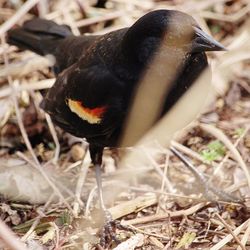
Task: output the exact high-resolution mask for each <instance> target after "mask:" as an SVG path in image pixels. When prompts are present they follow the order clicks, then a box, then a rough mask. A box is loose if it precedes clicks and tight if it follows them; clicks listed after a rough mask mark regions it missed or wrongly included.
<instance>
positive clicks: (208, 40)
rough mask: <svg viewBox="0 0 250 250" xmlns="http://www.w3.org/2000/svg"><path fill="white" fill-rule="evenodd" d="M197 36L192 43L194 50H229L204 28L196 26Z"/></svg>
mask: <svg viewBox="0 0 250 250" xmlns="http://www.w3.org/2000/svg"><path fill="white" fill-rule="evenodd" d="M194 31H195V37H194V41H193V44H192V52H202V51H221V50H227V49H226V48H225V47H224V46H223V45H222V44H220V43H219V42H217V41H216V40H214V38H212V37H211V36H209V35H208V34H206V33H205V32H204V31H203V30H201V29H199V28H197V27H194Z"/></svg>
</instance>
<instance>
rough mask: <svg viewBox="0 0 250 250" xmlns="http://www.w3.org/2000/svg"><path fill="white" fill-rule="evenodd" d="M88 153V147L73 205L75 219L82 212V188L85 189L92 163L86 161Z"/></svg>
mask: <svg viewBox="0 0 250 250" xmlns="http://www.w3.org/2000/svg"><path fill="white" fill-rule="evenodd" d="M82 146H83V145H82ZM87 153H88V147H86V148H85V155H84V156H83V160H82V165H81V168H80V173H79V177H78V179H77V183H76V190H75V201H74V204H73V213H74V216H75V217H78V213H79V210H80V209H79V208H80V204H79V201H80V200H81V193H82V188H83V185H84V183H85V179H86V177H87V173H88V169H89V167H90V162H89V161H88V162H86V161H85V160H86V157H85V156H86V154H87Z"/></svg>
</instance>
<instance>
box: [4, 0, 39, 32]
mask: <svg viewBox="0 0 250 250" xmlns="http://www.w3.org/2000/svg"><path fill="white" fill-rule="evenodd" d="M39 1H40V0H28V1H26V2H25V3H24V4H23V5H22V7H21V8H20V9H19V10H18V11H17V12H16V13H15V14H14V15H13V16H12V17H11V18H10V19H9V20H7V21H6V22H5V23H3V24H2V25H1V26H0V36H3V35H4V34H5V33H6V32H7V31H8V30H9V29H10V28H12V26H14V25H15V24H16V23H17V22H18V21H19V20H20V19H21V18H22V17H23V16H24V15H25V14H26V13H27V12H28V11H29V10H30V9H31V8H32V7H33V6H34V5H36V4H37V3H38V2H39Z"/></svg>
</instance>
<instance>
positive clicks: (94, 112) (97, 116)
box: [67, 99, 107, 124]
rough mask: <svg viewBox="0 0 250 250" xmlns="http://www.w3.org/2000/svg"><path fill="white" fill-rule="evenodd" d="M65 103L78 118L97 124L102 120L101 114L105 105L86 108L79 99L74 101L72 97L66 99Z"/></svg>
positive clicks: (104, 109)
mask: <svg viewBox="0 0 250 250" xmlns="http://www.w3.org/2000/svg"><path fill="white" fill-rule="evenodd" d="M67 104H68V106H69V108H70V110H71V111H72V112H73V113H75V114H77V115H78V116H79V117H80V118H82V119H83V120H85V121H87V122H88V123H90V124H98V123H100V122H101V121H102V117H103V114H104V113H105V111H106V109H107V107H106V106H103V107H97V108H92V109H91V108H87V107H84V105H83V103H82V102H80V101H74V100H72V99H67Z"/></svg>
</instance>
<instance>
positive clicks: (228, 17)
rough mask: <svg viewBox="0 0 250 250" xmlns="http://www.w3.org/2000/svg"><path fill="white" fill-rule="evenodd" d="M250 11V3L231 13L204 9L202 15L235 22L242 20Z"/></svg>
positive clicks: (207, 17)
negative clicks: (226, 13) (225, 13)
mask: <svg viewBox="0 0 250 250" xmlns="http://www.w3.org/2000/svg"><path fill="white" fill-rule="evenodd" d="M249 11H250V4H248V5H247V6H246V7H244V8H242V9H240V10H239V11H238V12H236V13H234V14H231V15H224V14H219V13H214V12H209V11H202V12H200V15H201V16H202V17H203V18H206V19H215V20H219V21H224V22H230V23H234V22H237V21H239V20H241V19H242V18H243V17H244V16H245V15H247V14H248V13H249Z"/></svg>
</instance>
